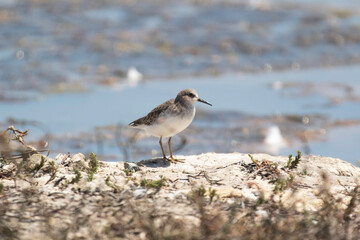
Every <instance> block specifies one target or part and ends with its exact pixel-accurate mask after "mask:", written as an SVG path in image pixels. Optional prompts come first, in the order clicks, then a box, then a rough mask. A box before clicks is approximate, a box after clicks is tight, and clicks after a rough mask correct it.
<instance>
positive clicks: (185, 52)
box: [0, 0, 360, 101]
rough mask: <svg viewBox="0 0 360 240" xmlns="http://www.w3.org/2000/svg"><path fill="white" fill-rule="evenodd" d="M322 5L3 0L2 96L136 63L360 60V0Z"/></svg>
mask: <svg viewBox="0 0 360 240" xmlns="http://www.w3.org/2000/svg"><path fill="white" fill-rule="evenodd" d="M324 2H325V1H323V0H317V1H306V2H304V1H270V0H269V1H227V0H224V1H211V2H207V1H204V2H198V1H180V2H179V1H168V0H166V1H162V0H161V1H150V2H144V1H125V2H123V1H115V0H107V1H100V2H99V1H96V0H79V1H72V0H66V1H46V0H44V1H20V0H19V1H18V0H0V6H1V9H0V24H1V27H0V63H1V64H0V100H1V101H10V100H11V101H19V100H20V101H21V100H26V99H33V98H36V97H37V94H38V93H39V92H40V93H41V92H48V91H53V92H54V91H55V92H56V91H81V90H82V89H83V88H87V87H86V86H87V85H89V84H92V83H106V82H108V80H109V79H111V80H112V81H115V82H120V81H121V80H122V79H123V76H124V74H126V71H127V70H128V69H129V68H130V67H132V66H135V67H136V68H137V69H139V70H140V71H141V72H142V73H144V74H145V76H146V77H148V78H155V79H156V78H159V77H165V76H166V77H182V76H194V75H205V76H208V75H216V74H220V73H221V74H223V73H227V72H265V71H271V70H284V69H287V70H289V69H299V68H301V69H302V68H309V67H324V66H336V65H347V64H354V63H359V62H360V31H358V30H359V29H358V23H359V19H360V16H359V11H358V10H359V8H360V3H359V1H349V0H348V1H341V3H340V1H335V0H334V1H326V4H323V3H324ZM320 4H321V5H320ZM319 6H320V7H319Z"/></svg>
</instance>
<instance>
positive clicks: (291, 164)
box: [286, 150, 301, 169]
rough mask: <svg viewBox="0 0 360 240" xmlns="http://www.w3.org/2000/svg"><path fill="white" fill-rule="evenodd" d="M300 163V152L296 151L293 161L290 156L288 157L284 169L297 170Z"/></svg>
mask: <svg viewBox="0 0 360 240" xmlns="http://www.w3.org/2000/svg"><path fill="white" fill-rule="evenodd" d="M300 161H301V152H300V151H299V150H298V151H297V155H296V157H295V159H293V156H292V154H290V155H289V160H288V163H287V165H286V167H288V168H289V169H294V168H297V166H298V164H299V163H300Z"/></svg>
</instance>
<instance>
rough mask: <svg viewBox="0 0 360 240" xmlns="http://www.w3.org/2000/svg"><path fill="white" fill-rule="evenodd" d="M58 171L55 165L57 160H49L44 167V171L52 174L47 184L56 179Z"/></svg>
mask: <svg viewBox="0 0 360 240" xmlns="http://www.w3.org/2000/svg"><path fill="white" fill-rule="evenodd" d="M56 171H57V167H56V166H55V161H51V162H49V165H48V166H47V167H46V168H45V169H44V172H46V173H48V174H50V179H49V180H48V181H47V182H46V184H48V183H49V182H51V181H52V180H54V179H55V177H56Z"/></svg>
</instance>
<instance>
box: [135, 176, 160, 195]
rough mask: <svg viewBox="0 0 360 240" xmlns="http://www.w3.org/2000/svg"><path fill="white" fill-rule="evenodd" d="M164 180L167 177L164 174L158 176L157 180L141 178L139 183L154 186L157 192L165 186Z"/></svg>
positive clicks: (143, 185) (148, 186) (147, 186)
mask: <svg viewBox="0 0 360 240" xmlns="http://www.w3.org/2000/svg"><path fill="white" fill-rule="evenodd" d="M166 180H167V179H166V177H164V176H160V179H159V180H151V179H143V180H141V182H140V185H141V186H142V187H146V188H155V189H156V192H158V191H160V189H161V188H162V187H163V186H165V183H166Z"/></svg>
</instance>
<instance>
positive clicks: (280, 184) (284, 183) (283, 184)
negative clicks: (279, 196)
mask: <svg viewBox="0 0 360 240" xmlns="http://www.w3.org/2000/svg"><path fill="white" fill-rule="evenodd" d="M294 179H295V175H294V174H293V173H290V174H289V178H288V179H280V178H278V179H276V181H275V182H274V185H275V186H274V192H275V193H280V192H283V191H285V189H287V188H289V187H290V186H291V185H292V184H293V182H294Z"/></svg>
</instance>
